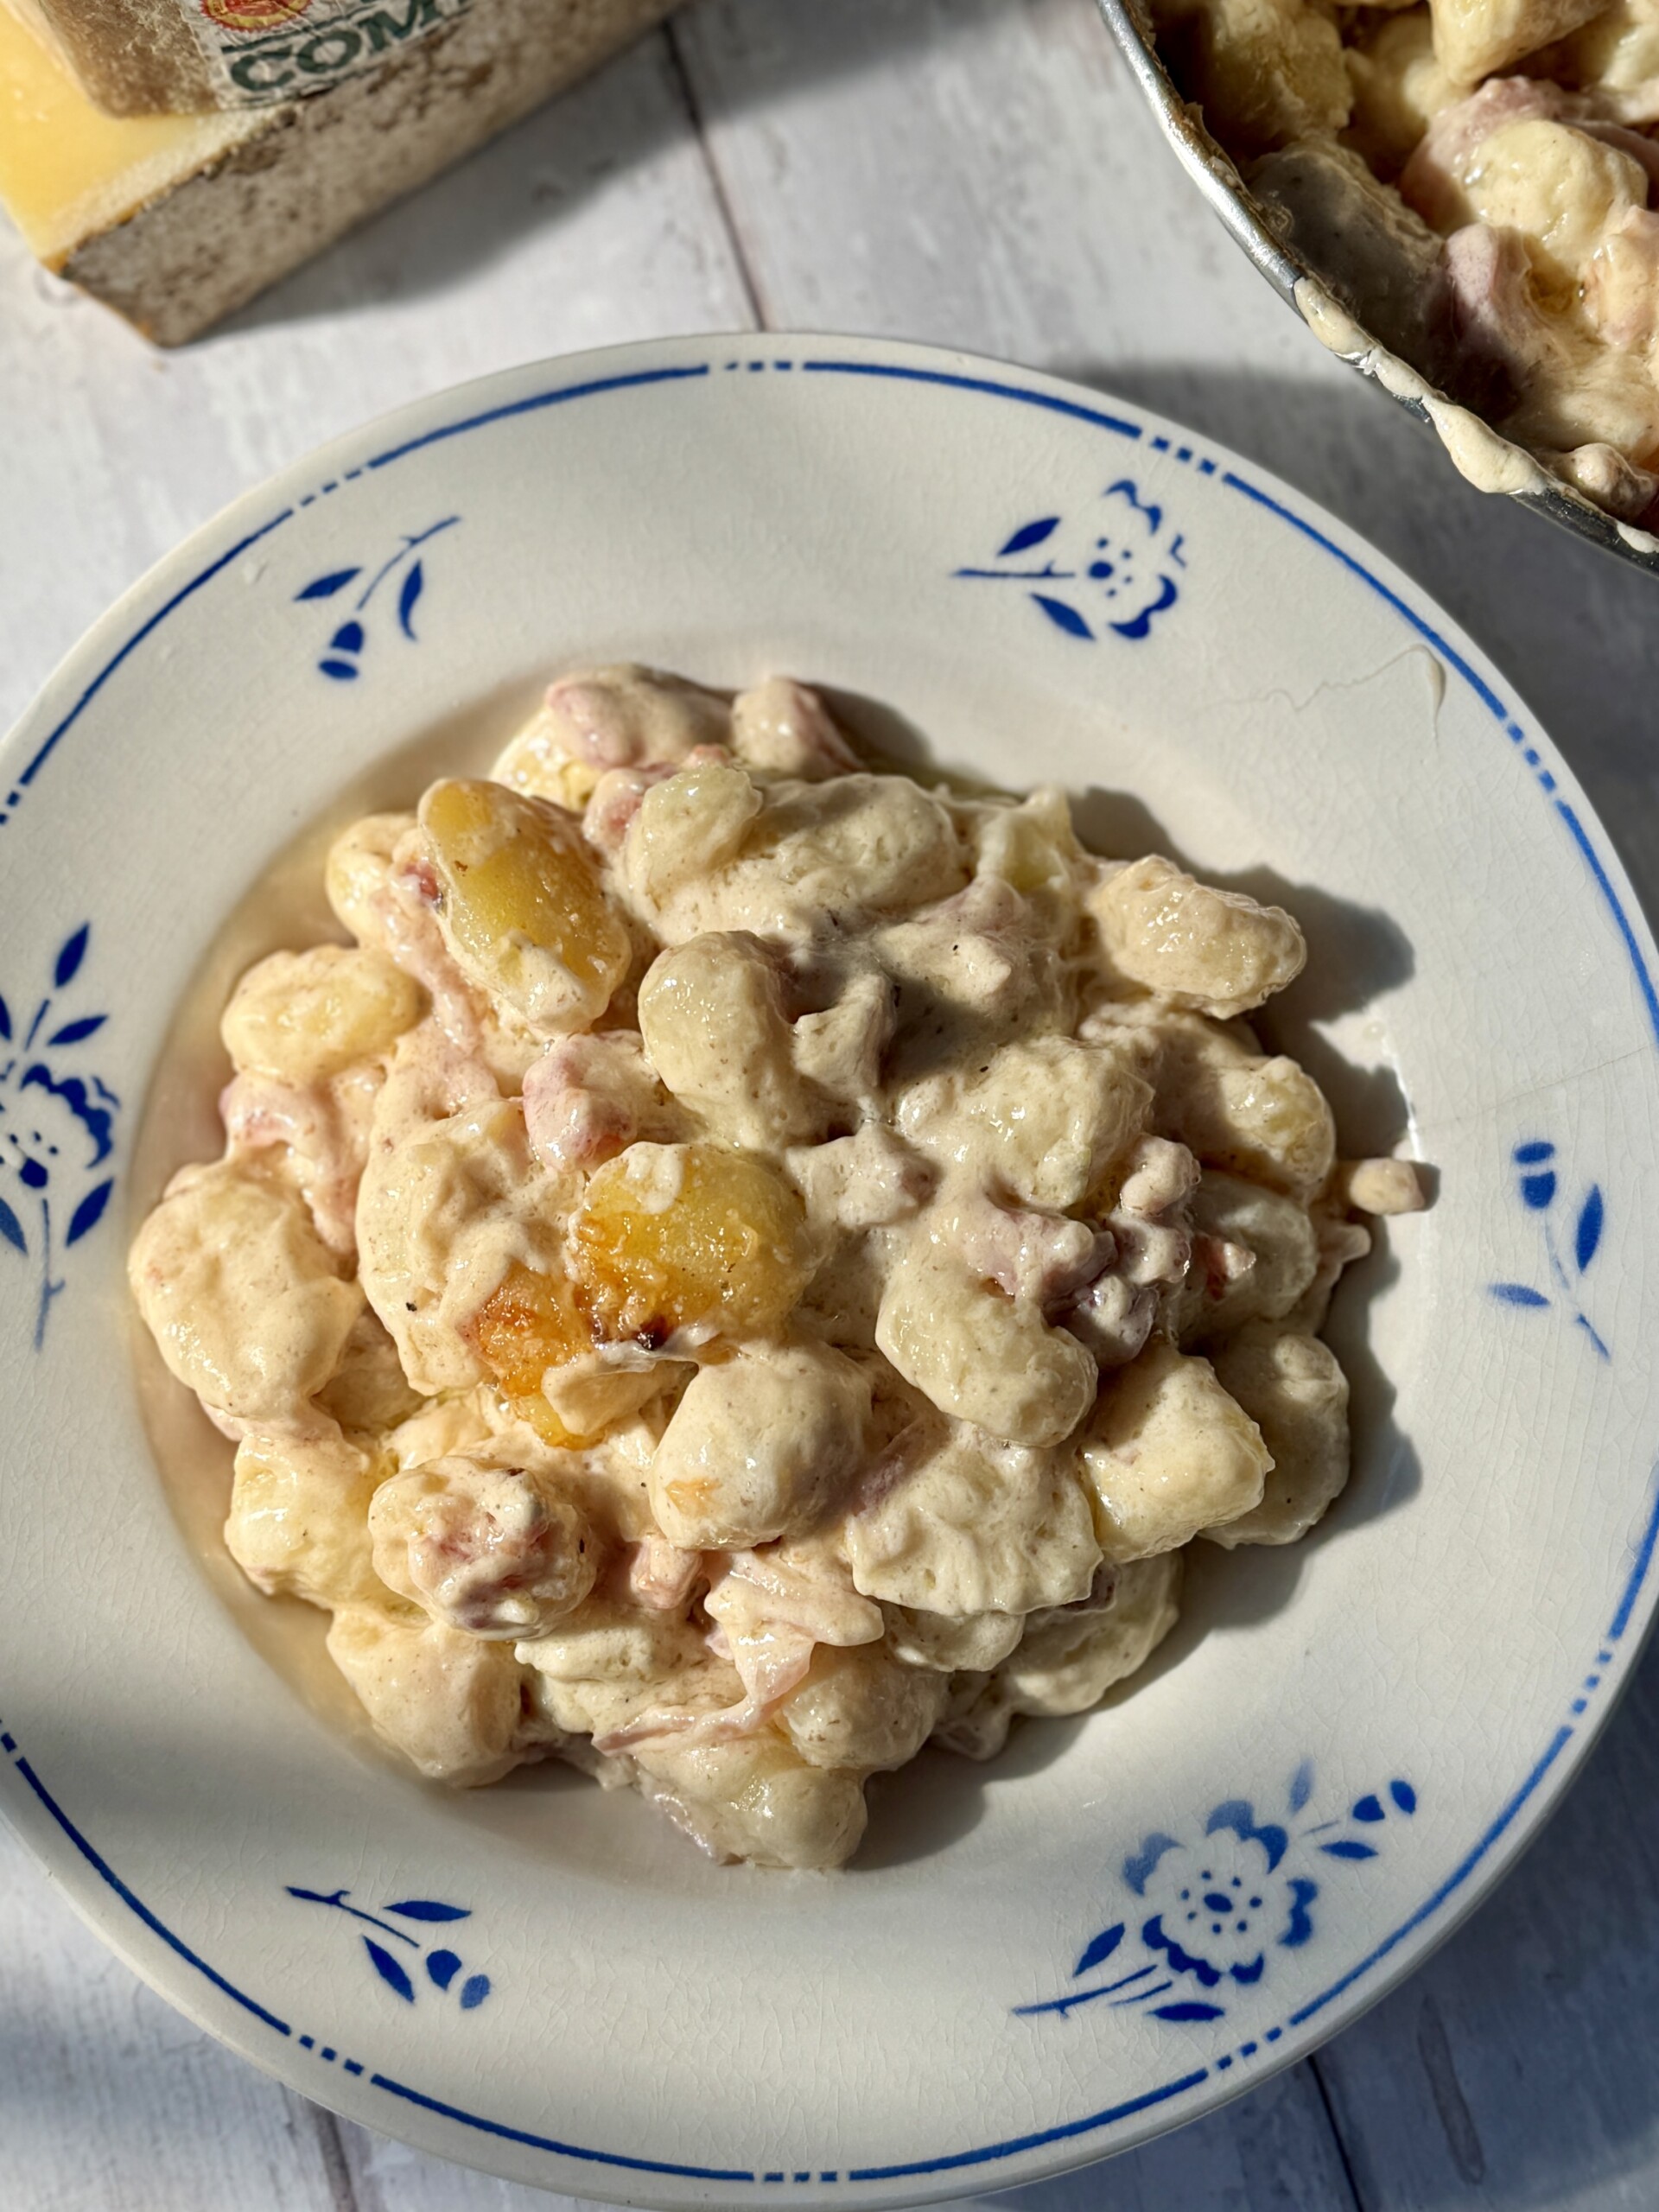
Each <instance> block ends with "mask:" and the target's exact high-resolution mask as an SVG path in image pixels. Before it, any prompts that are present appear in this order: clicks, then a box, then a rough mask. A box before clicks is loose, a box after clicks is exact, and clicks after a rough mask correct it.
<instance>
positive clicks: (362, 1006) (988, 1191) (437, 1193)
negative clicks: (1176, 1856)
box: [131, 10, 1491, 1867]
mask: <svg viewBox="0 0 1659 2212" xmlns="http://www.w3.org/2000/svg"><path fill="white" fill-rule="evenodd" d="M1270 13H1271V11H1264V10H1258V11H1257V15H1256V16H1250V15H1249V11H1248V10H1245V11H1244V12H1243V13H1238V14H1237V15H1236V24H1237V26H1238V27H1240V35H1245V34H1246V33H1248V34H1249V35H1250V36H1255V35H1256V32H1257V31H1258V30H1259V29H1260V28H1261V26H1262V25H1263V24H1266V23H1268V20H1269V15H1270ZM1252 26H1254V27H1255V28H1254V29H1252ZM1332 35H1334V34H1332ZM1321 54H1323V42H1322V41H1317V40H1316V41H1312V42H1311V43H1310V47H1309V56H1310V60H1309V67H1314V65H1315V64H1317V65H1318V69H1323V67H1324V61H1323V60H1321V59H1320V56H1321ZM1326 58H1328V57H1326ZM1315 73H1316V76H1317V74H1318V70H1316V72H1315ZM1322 82H1323V79H1322V78H1320V79H1319V83H1322ZM1293 89H1294V88H1291V87H1290V86H1288V82H1287V84H1286V85H1285V86H1281V87H1280V88H1279V90H1278V91H1277V92H1274V93H1273V98H1274V99H1280V98H1281V97H1282V98H1283V99H1291V98H1292V96H1293ZM1304 93H1305V95H1306V98H1308V99H1316V98H1323V97H1324V96H1325V95H1324V93H1323V92H1320V91H1319V84H1318V83H1316V84H1314V85H1313V89H1312V90H1308V89H1307V88H1306V87H1304ZM1296 96H1297V97H1302V96H1303V95H1301V94H1298V95H1296ZM1490 188H1491V187H1489V189H1490ZM327 894H328V899H329V902H330V905H331V906H332V908H333V910H334V914H335V916H336V917H337V918H338V920H339V922H340V925H341V928H342V930H343V931H346V933H347V934H348V935H349V937H350V938H351V939H352V940H353V941H352V942H351V943H350V944H323V945H316V946H313V947H310V948H309V949H307V950H298V951H278V952H274V953H272V954H271V955H270V957H268V958H266V959H264V960H262V961H261V962H259V963H257V965H256V966H255V967H253V968H251V969H250V970H249V971H248V973H247V974H246V975H245V976H244V977H243V978H242V980H241V982H239V983H238V986H237V988H236V989H235V991H234V993H233V994H232V997H231V1000H230V1002H229V1004H228V1006H227V1007H226V1008H225V1010H224V1015H223V1024H222V1034H223V1039H224V1043H225V1046H226V1051H227V1052H228V1053H229V1055H230V1058H231V1060H232V1065H233V1067H234V1070H235V1074H234V1078H233V1080H232V1083H231V1084H230V1085H229V1087H228V1088H227V1090H226V1092H225V1094H224V1098H223V1102H222V1104H223V1111H224V1117H225V1122H226V1152H225V1156H224V1157H223V1158H222V1159H221V1160H217V1161H213V1162H212V1163H208V1164H205V1165H202V1166H193V1167H188V1168H186V1169H185V1170H183V1171H182V1172H181V1174H179V1175H178V1176H177V1177H176V1178H175V1180H174V1182H173V1183H172V1185H170V1186H169V1187H168V1191H167V1192H165V1193H164V1194H163V1196H162V1198H161V1201H160V1203H159V1204H158V1205H156V1209H155V1211H154V1212H153V1213H152V1214H151V1215H150V1217H149V1220H148V1221H147V1222H146V1223H145V1224H144V1225H143V1229H142V1230H141V1231H140V1233H139V1236H138V1237H137V1242H136V1243H135V1244H134V1247H133V1251H132V1258H131V1280H132V1285H133V1290H134V1294H135V1296H136V1298H137V1303H138V1306H139V1309H140V1311H141V1313H142V1314H143V1319H145V1321H146V1322H147V1323H148V1325H149V1328H150V1331H151V1332H152V1333H153V1335H154V1336H155V1338H156V1343H157V1344H158V1345H159V1347H160V1350H161V1353H162V1357H163V1358H164V1359H165V1361H166V1362H167V1363H168V1366H169V1367H170V1368H171V1370H172V1371H173V1373H174V1374H175V1376H177V1377H178V1379H179V1380H180V1381H181V1383H185V1384H186V1385H188V1388H190V1389H192V1390H194V1392H195V1393H196V1395H198V1397H199V1398H200V1402H201V1403H202V1405H203V1406H204V1408H206V1409H207V1413H208V1414H209V1415H210V1416H211V1418H212V1419H213V1421H214V1422H216V1423H217V1424H218V1426H219V1427H220V1428H221V1429H223V1430H224V1431H225V1432H226V1433H227V1435H229V1436H231V1437H232V1438H233V1439H234V1440H235V1445H236V1451H235V1465H234V1469H233V1472H232V1479H231V1483H230V1487H229V1492H228V1503H227V1518H226V1524H225V1541H226V1547H227V1548H228V1550H229V1552H230V1554H231V1556H232V1559H233V1560H235V1561H236V1562H237V1564H238V1566H239V1567H241V1569H242V1570H243V1572H244V1573H245V1574H246V1575H247V1577H248V1578H249V1580H251V1582H252V1583H253V1584H254V1585H255V1586H256V1587H257V1589H259V1590H260V1591H262V1592H264V1593H265V1594H266V1595H268V1596H270V1597H272V1598H277V1599H297V1600H300V1601H302V1602H303V1603H305V1604H308V1605H314V1606H317V1607H320V1608H321V1609H322V1610H323V1611H327V1612H328V1613H329V1614H331V1615H332V1617H333V1621H332V1626H331V1628H330V1630H329V1631H328V1637H327V1647H328V1649H329V1652H330V1653H331V1655H332V1656H333V1658H334V1662H335V1664H336V1665H337V1667H338V1668H339V1669H340V1673H341V1675H343V1676H344V1677H345V1679H346V1681H347V1682H348V1683H349V1684H350V1685H351V1687H352V1688H353V1690H354V1691H355V1693H356V1694H357V1697H358V1699H359V1702H360V1704H361V1706H362V1707H363V1710H364V1712H365V1714H366V1716H367V1719H368V1720H369V1722H370V1724H371V1725H372V1727H373V1728H374V1730H375V1731H376V1732H378V1735H379V1736H380V1738H382V1739H383V1740H384V1741H385V1743H386V1744H387V1745H390V1746H391V1748H392V1749H393V1750H394V1751H397V1753H398V1754H400V1755H401V1756H402V1757H403V1758H405V1759H406V1760H408V1761H409V1762H410V1763H411V1764H413V1765H414V1767H415V1768H416V1769H417V1770H418V1771H419V1772H420V1773H422V1774H423V1775H425V1776H427V1777H430V1778H432V1779H434V1780H438V1781H443V1782H447V1783H451V1784H454V1785H456V1786H462V1787H473V1786H476V1785H479V1784H482V1783H489V1782H492V1781H493V1780H495V1779H496V1778H497V1777H499V1776H500V1775H502V1774H505V1772H507V1771H508V1770H509V1769H510V1768H512V1767H514V1766H516V1765H518V1764H522V1763H524V1762H525V1761H528V1760H535V1759H541V1758H563V1759H566V1760H569V1761H570V1762H572V1763H574V1764H576V1765H578V1766H580V1767H582V1769H584V1770H586V1771H588V1772H589V1773H591V1774H594V1775H595V1776H597V1777H599V1778H600V1779H601V1781H602V1782H604V1783H607V1784H610V1785H614V1784H618V1783H631V1784H632V1785H633V1786H634V1787H635V1788H637V1789H639V1791H640V1793H641V1794H642V1795H643V1796H644V1797H645V1799H647V1800H648V1801H649V1802H651V1803H652V1805H654V1806H655V1807H657V1808H658V1809H659V1810H660V1811H661V1812H663V1813H664V1815H667V1817H668V1818H669V1819H671V1821H674V1822H675V1823H676V1824H677V1826H679V1827H681V1828H683V1830H685V1832H686V1833H687V1834H690V1836H692V1837H693V1838H694V1839H695V1840H696V1841H697V1842H698V1843H700V1844H701V1845H702V1847H704V1848H705V1849H706V1850H708V1851H709V1852H711V1853H714V1854H715V1856H717V1857H720V1858H726V1859H733V1858H736V1859H750V1860H753V1861H755V1862H757V1863H759V1864H762V1865H766V1866H786V1867H821V1866H836V1865H839V1864H840V1863H841V1862H842V1860H844V1859H846V1858H847V1857H848V1856H849V1854H850V1853H852V1851H853V1850H854V1849H855V1847H856V1846H857V1843H858V1840H859V1838H860V1836H861V1834H862V1832H863V1827H864V1796H863V1791H864V1784H865V1782H866V1781H867V1779H868V1777H869V1776H871V1775H872V1774H875V1773H879V1772H880V1771H883V1770H887V1769H891V1768H893V1767H898V1766H902V1765H904V1764H906V1763H907V1762H908V1761H909V1760H911V1759H912V1758H914V1757H915V1756H916V1754H917V1753H918V1751H920V1750H921V1748H922V1746H923V1745H925V1744H926V1743H928V1742H930V1741H931V1742H936V1743H938V1744H940V1745H944V1746H945V1747H946V1748H949V1749H952V1750H956V1751H963V1752H966V1753H969V1754H970V1755H972V1756H975V1757H981V1758H983V1757H988V1756H989V1755H990V1754H991V1753H992V1752H994V1751H995V1750H996V1749H997V1748H998V1747H999V1746H1000V1745H1001V1742H1002V1740H1003V1738H1005V1737H1006V1735H1007V1730H1008V1727H1009V1726H1010V1724H1011V1722H1012V1721H1013V1720H1014V1719H1016V1718H1017V1717H1018V1716H1020V1715H1021V1714H1032V1715H1040V1714H1058V1713H1079V1712H1083V1711H1084V1710H1086V1709H1087V1708H1088V1707H1091V1706H1093V1705H1096V1704H1097V1703H1098V1702H1099V1701H1100V1700H1101V1699H1102V1698H1103V1696H1104V1695H1105V1694H1106V1693H1107V1691H1108V1690H1109V1688H1112V1686H1113V1685H1114V1684H1116V1683H1118V1682H1120V1681H1124V1680H1125V1679H1127V1678H1128V1676H1130V1675H1133V1674H1134V1673H1135V1670H1136V1669H1138V1668H1140V1667H1141V1665H1142V1664H1143V1663H1144V1662H1145V1661H1146V1659H1147V1656H1149V1654H1150V1653H1151V1652H1152V1651H1153V1650H1154V1649H1155V1647H1156V1646H1157V1644H1158V1643H1160V1640H1161V1639H1162V1638H1163V1637H1164V1636H1165V1635H1166V1634H1167V1632H1168V1630H1169V1629H1170V1627H1171V1625H1172V1624H1173V1622H1174V1619H1175V1618H1176V1611H1177V1606H1178V1603H1179V1589H1180V1577H1181V1570H1182V1561H1183V1557H1184V1554H1185V1549H1186V1548H1187V1547H1188V1546H1189V1545H1191V1544H1192V1542H1193V1541H1196V1540H1197V1539H1198V1538H1200V1537H1202V1538H1204V1539H1205V1541H1209V1542H1211V1543H1212V1544H1216V1545H1218V1546H1222V1547H1224V1548H1231V1547H1235V1546H1237V1545H1240V1544H1244V1543H1275V1544H1276V1543H1286V1542H1289V1541H1293V1540H1294V1538H1296V1537H1297V1536H1299V1535H1301V1534H1302V1533H1303V1532H1304V1531H1305V1530H1306V1529H1307V1528H1309V1527H1310V1526H1312V1524H1313V1522H1315V1521H1316V1520H1317V1519H1318V1518H1319V1516H1320V1515H1321V1514H1322V1513H1323V1512H1324V1511H1325V1508H1326V1507H1327V1506H1328V1505H1329V1504H1330V1503H1331V1502H1332V1499H1333V1498H1334V1497H1336V1496H1337V1494H1338V1492H1339V1491H1340V1490H1341V1488H1342V1485H1343V1483H1344V1480H1345V1478H1346V1474H1347V1466H1348V1440H1347V1427H1346V1405H1347V1386H1346V1383H1345V1381H1344V1377H1343V1375H1342V1371H1341V1370H1340V1368H1339V1367H1338V1364H1337V1363H1336V1360H1335V1358H1334V1357H1332V1354H1331V1353H1330V1351H1327V1349H1326V1348H1325V1345H1324V1344H1321V1343H1320V1341H1319V1337H1318V1335H1317V1331H1318V1329H1319V1325H1320V1323H1321V1320H1322V1319H1323V1314H1324V1307H1325V1300H1327V1299H1328V1297H1329V1294H1330V1291H1331V1288H1332V1283H1333V1282H1334V1281H1335V1278H1336V1275H1337V1274H1338V1272H1339V1270H1340V1266H1341V1264H1342V1262H1343V1261H1344V1259H1345V1258H1347V1257H1349V1256H1351V1255H1353V1254H1354V1253H1356V1252H1357V1251H1360V1250H1363V1249H1365V1248H1366V1247H1367V1245H1368V1243H1369V1239H1368V1236H1367V1235H1366V1232H1365V1231H1364V1230H1363V1229H1361V1228H1359V1227H1358V1226H1357V1224H1356V1223H1355V1222H1354V1220H1353V1218H1352V1217H1353V1215H1354V1213H1355V1212H1356V1211H1367V1210H1369V1211H1386V1212H1401V1211H1408V1210H1410V1209H1411V1208H1412V1207H1414V1206H1415V1205H1420V1204H1421V1192H1420V1187H1419V1185H1418V1182H1417V1179H1416V1177H1415V1173H1414V1170H1413V1168H1412V1166H1410V1163H1409V1162H1407V1161H1403V1160H1370V1161H1365V1160H1346V1161H1341V1162H1338V1160H1337V1156H1336V1135H1335V1130H1334V1127H1333V1124H1332V1117H1331V1112H1330V1109H1329V1107H1328V1106H1327V1105H1326V1103H1325V1099H1324V1098H1323V1096H1321V1094H1320V1092H1319V1089H1318V1086H1317V1085H1316V1084H1314V1083H1313V1081H1312V1080H1311V1078H1310V1077H1308V1076H1307V1075H1306V1072H1305V1071H1303V1070H1302V1069H1301V1068H1300V1066H1298V1065H1297V1064H1296V1062H1295V1061H1294V1060H1293V1059H1291V1058H1288V1057H1287V1056H1285V1055H1284V1054H1282V1053H1278V1052H1274V1051H1273V1050H1272V1049H1271V1047H1270V1046H1268V1044H1267V1043H1266V1042H1265V1041H1264V1040H1263V1039H1261V1038H1260V1037H1258V1036H1257V1035H1256V1034H1255V1032H1254V1031H1253V1030H1252V1029H1251V1028H1250V1027H1249V1026H1248V1025H1247V1023H1246V1021H1245V1020H1243V1018H1242V1017H1243V1016H1244V1015H1246V1014H1250V1013H1252V1012H1253V1011H1254V1010H1255V1008H1256V1007H1258V1006H1260V1005H1261V1004H1262V1001H1263V1000H1264V999H1266V998H1267V997H1268V996H1269V995H1271V994H1272V993H1273V992H1274V991H1276V990H1278V989H1280V988H1282V986H1283V985H1284V984H1286V983H1287V982H1289V981H1290V980H1291V979H1292V978H1293V977H1294V976H1295V975H1296V973H1297V972H1298V970H1299V969H1300V966H1301V964H1302V961H1303V958H1304V950H1305V949H1304V946H1303V943H1302V938H1301V934H1300V931H1299V930H1298V928H1297V926H1296V925H1295V923H1294V921H1293V920H1292V919H1291V918H1290V916H1289V915H1288V914H1287V913H1285V912H1282V911H1281V909H1279V908H1277V907H1274V906H1261V905H1259V904H1257V903H1256V902H1255V900H1253V899H1249V898H1247V897H1245V896H1244V895H1243V894H1242V893H1236V892H1230V891H1220V890H1216V889H1212V888H1211V887H1208V886H1206V885H1205V884H1203V883H1201V882H1199V881H1198V880H1197V879H1196V878H1194V877H1193V876H1192V875H1190V874H1187V873H1186V872H1185V870H1183V869H1181V868H1178V867H1177V866H1176V865H1175V864H1174V863H1173V861H1168V860H1166V859H1164V858H1162V857H1160V856H1159V855H1144V856H1141V857H1140V858H1138V859H1135V860H1132V861H1128V862H1127V863H1123V862H1120V863H1110V862H1106V861H1100V860H1097V859H1096V858H1094V857H1093V856H1092V855H1090V854H1088V853H1086V852H1085V851H1084V849H1083V848H1082V846H1081V845H1080V844H1079V843H1078V842H1077V837H1076V836H1075V834H1074V833H1073V830H1072V827H1071V815H1070V810H1069V807H1068V804H1067V802H1066V800H1065V796H1064V794H1062V793H1061V792H1059V791H1038V792H1035V793H1033V795H1032V796H1031V797H1030V798H1027V799H1025V800H1023V801H1021V802H1020V803H1018V804H1014V803H1013V802H1010V801H1007V800H1004V799H1001V798H986V797H974V798H964V797H958V796H956V795H954V794H952V793H951V792H950V791H945V790H943V789H935V790H929V789H925V788H924V786H923V785H921V784H919V783H918V782H916V781H914V780H912V779H910V778H909V777H906V776H902V775H897V774H887V773H880V772H875V771H874V770H873V769H871V768H868V767H867V766H864V765H863V764H861V762H860V760H858V758H857V756H856V755H855V752H854V751H853V749H852V748H851V747H850V746H849V743H848V742H847V740H846V739H845V738H844V737H843V735H842V733H841V732H840V731H839V730H838V729H837V728H836V725H835V722H834V721H833V719H832V718H831V716H830V715H829V712H828V710H827V709H826V708H825V706H824V705H823V702H822V701H821V700H820V699H819V698H817V696H815V695H814V694H813V693H812V692H811V691H810V690H807V689H806V688H805V687H804V686H803V685H801V684H799V683H795V682H793V681H792V680H791V679H789V678H785V677H773V678H770V679H768V680H767V681H766V682H765V683H761V684H759V685H757V686H756V687H755V688H754V689H753V690H751V691H748V692H745V693H743V694H741V695H740V696H738V697H736V698H735V699H733V698H730V697H728V696H723V695H721V694H719V693H716V692H714V691H710V690H705V689H703V688H702V687H701V686H698V685H696V684H693V683H686V682H684V681H683V680H681V679H678V678H674V677H663V676H659V675H657V674H655V673H654V672H652V671H649V670H645V669H640V668H633V667H618V668H607V669H600V670H597V671H590V672H585V673H583V672H578V673H574V674H572V675H569V676H567V677H562V678H561V679H560V680H559V681H558V682H556V683H554V684H553V685H552V687H551V688H550V691H549V693H548V695H547V698H546V701H545V702H544V704H543V707H542V709H540V710H539V712H538V713H537V715H536V716H535V718H534V719H533V720H532V721H531V723H530V724H529V725H528V726H527V727H526V728H524V730H522V731H521V732H520V733H519V734H518V736H517V737H515V738H514V739H513V741H512V743H511V744H509V746H508V747H507V748H506V751H505V753H503V755H502V756H501V758H500V760H499V761H498V763H497V765H496V770H495V772H494V774H493V776H491V777H489V778H486V779H457V780H449V781H445V782H442V783H438V784H435V785H433V786H432V787H431V789H430V790H429V791H427V792H426V794H425V795H424V797H423V798H422V800H421V802H420V805H419V808H418V810H417V811H416V812H413V813H402V814H382V815H375V816H371V817H367V818H366V819H365V820H364V821H362V822H359V823H356V824H354V825H353V827H351V828H350V829H347V830H346V832H345V833H344V834H343V835H342V836H340V838H339V839H338V840H337V842H335V844H334V849H333V850H332V852H331V854H330V855H329V859H328V862H327Z"/></svg>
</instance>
